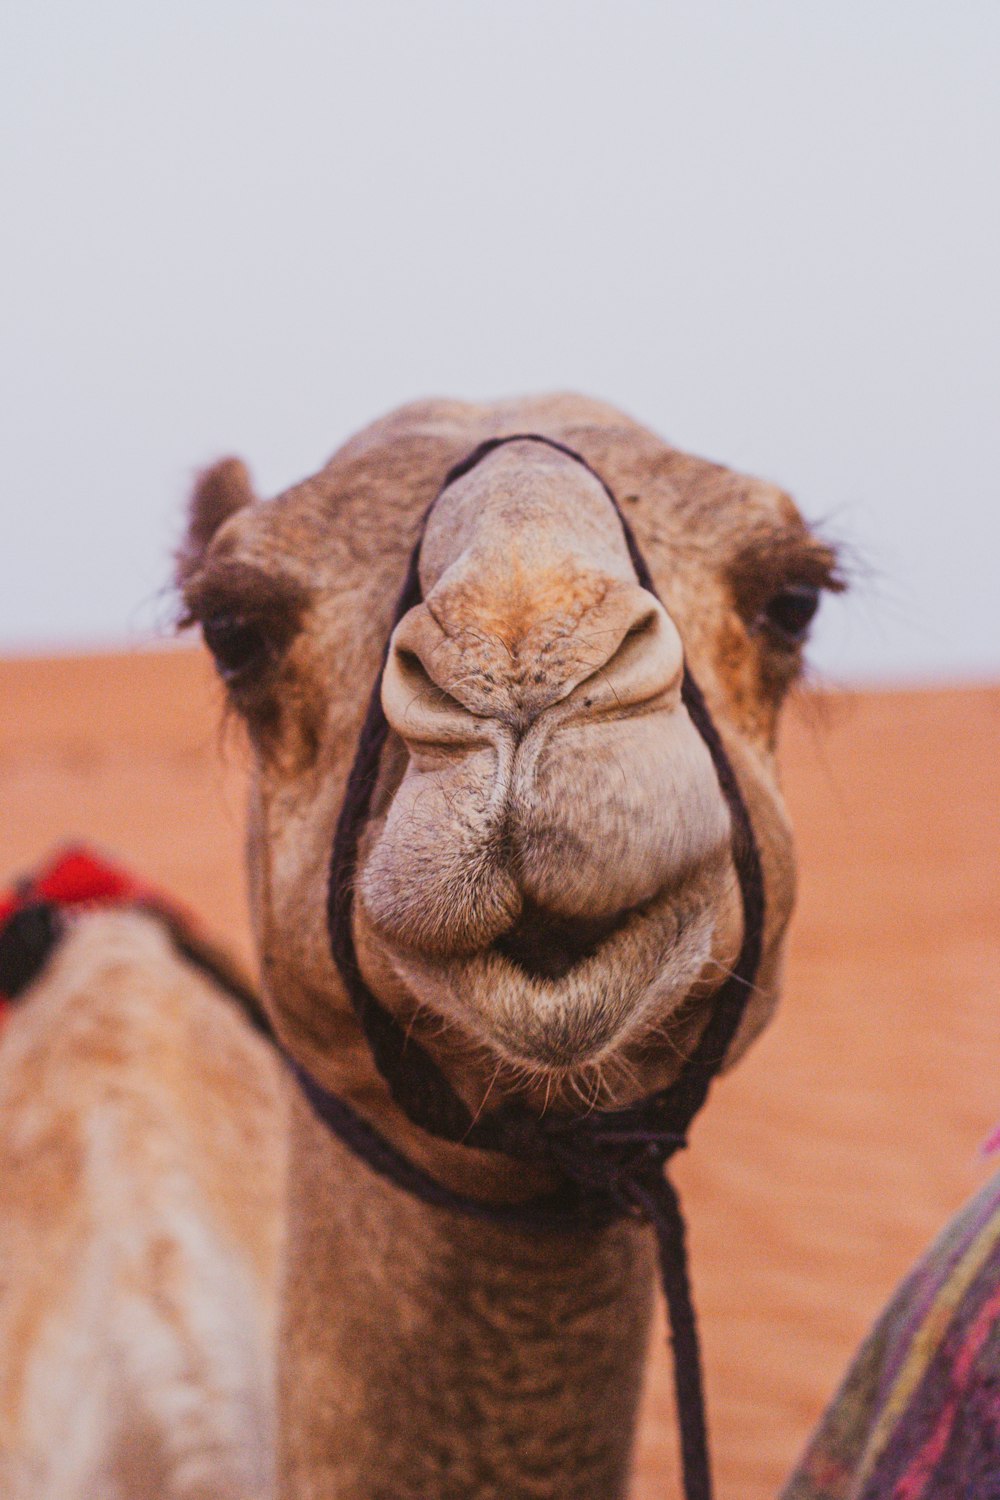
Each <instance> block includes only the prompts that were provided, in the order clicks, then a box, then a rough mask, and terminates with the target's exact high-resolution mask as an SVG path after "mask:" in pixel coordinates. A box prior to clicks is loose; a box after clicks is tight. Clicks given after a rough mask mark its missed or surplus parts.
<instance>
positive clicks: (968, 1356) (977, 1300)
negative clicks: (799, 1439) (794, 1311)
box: [782, 1177, 1000, 1500]
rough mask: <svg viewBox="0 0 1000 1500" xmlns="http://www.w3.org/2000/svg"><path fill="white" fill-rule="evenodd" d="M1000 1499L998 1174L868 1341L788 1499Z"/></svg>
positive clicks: (952, 1225)
mask: <svg viewBox="0 0 1000 1500" xmlns="http://www.w3.org/2000/svg"><path fill="white" fill-rule="evenodd" d="M876 1497H877V1500H1000V1177H997V1178H994V1179H993V1181H992V1182H990V1183H989V1184H988V1185H987V1186H986V1187H985V1188H984V1189H983V1190H982V1192H980V1193H979V1194H978V1196H977V1197H976V1198H974V1199H973V1200H972V1202H971V1203H970V1204H968V1205H967V1207H966V1208H964V1209H963V1210H962V1212H961V1213H960V1214H959V1215H958V1217H957V1218H955V1219H953V1220H952V1221H951V1223H950V1224H949V1225H948V1226H947V1228H946V1229H945V1230H944V1232H943V1233H942V1234H941V1235H940V1236H939V1237H938V1239H937V1240H936V1241H935V1242H934V1244H933V1245H932V1246H931V1248H930V1250H929V1251H928V1253H927V1254H926V1255H925V1256H924V1258H923V1260H921V1261H920V1262H919V1263H918V1265H917V1266H916V1267H915V1269H914V1270H913V1271H912V1272H911V1273H910V1275H909V1276H908V1277H907V1278H906V1280H905V1281H904V1282H903V1283H902V1285H901V1286H900V1288H899V1290H898V1291H897V1292H896V1294H895V1296H894V1297H893V1299H892V1301H891V1302H890V1303H889V1305H888V1307H887V1308H886V1310H885V1312H884V1313H883V1314H882V1316H881V1317H880V1318H879V1320H878V1322H877V1323H876V1325H875V1327H874V1328H873V1330H872V1332H871V1333H870V1334H869V1336H868V1338H867V1339H866V1340H865V1342H864V1344H863V1345H862V1346H861V1349H860V1351H859V1352H858V1355H857V1357H856V1359H855V1361H854V1363H853V1365H852V1366H851V1368H850V1370H849V1372H848V1375H847V1378H846V1380H845V1381H844V1383H843V1385H842V1386H841V1388H840V1390H839V1391H838V1393H837V1395H836V1396H835V1397H834V1399H833V1402H832V1403H831V1405H830V1406H829V1408H828V1409H827V1411H826V1413H825V1415H824V1416H823V1418H822V1420H821V1421H820V1424H819V1426H818V1428H817V1429H816V1432H815V1433H814V1435H813V1437H812V1439H811V1440H810V1443H809V1445H808V1447H807V1449H806V1452H805V1455H804V1457H803V1459H802V1461H801V1463H800V1464H799V1466H798V1468H797V1469H796V1471H795V1473H794V1474H793V1476H792V1478H791V1480H790V1481H789V1483H788V1485H787V1486H786V1488H785V1490H784V1491H783V1492H782V1500H876Z"/></svg>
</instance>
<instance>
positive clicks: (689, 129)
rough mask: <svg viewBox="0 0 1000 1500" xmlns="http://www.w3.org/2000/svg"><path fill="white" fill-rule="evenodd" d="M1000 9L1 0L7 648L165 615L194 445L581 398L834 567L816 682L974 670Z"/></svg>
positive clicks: (587, 0)
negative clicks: (763, 496) (551, 392)
mask: <svg viewBox="0 0 1000 1500" xmlns="http://www.w3.org/2000/svg"><path fill="white" fill-rule="evenodd" d="M998 42H1000V9H998V7H997V6H996V5H995V4H994V3H992V0H964V3H963V0H959V3H954V4H951V5H948V6H945V5H943V4H940V3H937V4H928V3H919V0H918V3H914V0H908V3H903V0H885V3H881V4H879V5H877V6H867V5H866V6H862V5H860V4H849V5H846V6H838V7H833V6H818V5H802V4H801V3H795V0H755V3H754V4H753V5H752V6H748V5H745V4H742V3H739V0H698V3H697V4H695V3H690V4H687V3H664V0H619V3H617V4H615V5H614V6H612V5H609V4H607V3H594V0H530V3H528V0H504V3H502V4H501V3H498V0H497V3H494V0H421V3H420V4H413V3H409V0H337V3H329V0H328V3H308V0H287V3H282V4H278V3H276V0H238V3H236V0H213V3H211V4H209V5H206V4H204V0H198V3H193V0H172V3H171V4H170V5H169V6H152V5H135V4H132V3H125V0H97V3H93V4H90V5H88V6H86V7H71V6H68V5H65V4H57V3H55V0H30V3H27V0H4V5H3V7H2V9H0V56H2V58H3V63H2V67H0V71H2V82H3V87H2V89H0V112H2V117H3V124H2V129H3V136H4V140H5V150H4V153H3V161H2V168H0V170H2V178H0V182H2V202H3V229H2V231H0V272H2V277H3V286H4V291H5V295H4V298H3V307H2V312H0V326H2V352H0V361H2V365H0V409H2V411H3V414H4V424H3V425H4V428H5V432H4V440H3V485H4V515H5V521H4V527H3V546H2V554H0V555H2V558H3V587H2V589H0V650H2V651H4V652H6V653H8V654H11V653H20V652H23V651H35V650H45V651H52V650H62V649H72V650H87V649H91V648H94V647H102V648H103V647H106V646H112V647H113V646H120V645H128V644H136V643H139V642H143V641H146V640H149V639H150V638H153V637H155V636H157V635H158V634H162V633H163V632H164V630H165V629H166V625H167V622H168V620H169V616H170V605H169V601H168V600H167V599H166V598H165V597H164V594H163V585H164V583H165V580H166V578H167V576H168V573H169V553H170V549H171V547H172V545H173V544H174V542H175V540H176V537H177V532H178V526H179V518H180V510H181V505H182V502H183V499H184V497H185V495H186V492H187V489H188V487H189V484H190V480H191V475H192V472H193V470H194V469H195V468H196V467H197V466H199V465H200V464H202V463H204V462H206V461H207V460H209V459H211V458H213V457H215V456H217V455H218V454H220V453H224V452H229V451H236V452H238V453H240V454H242V455H243V456H244V457H246V459H247V460H248V462H249V464H250V466H251V469H252V471H253V473H254V475H255V478H256V481H257V484H258V487H259V489H260V491H261V492H262V493H264V494H270V493H274V492H276V491H278V490H280V489H281V488H283V487H285V486H286V485H288V484H289V483H291V482H293V481H294V480H296V479H297V478H299V477H301V476H303V475H304V474H306V473H308V472H310V471H311V470H313V469H315V468H316V467H317V466H318V465H319V464H320V463H321V462H322V461H323V460H324V459H325V457H326V456H327V455H328V454H329V453H330V452H331V451H332V450H333V448H335V447H336V446H337V445H338V444H339V443H340V442H341V441H342V439H343V438H345V437H346V436H347V435H348V434H349V433H350V432H351V431H352V430H353V429H354V428H356V427H357V426H359V425H360V424H362V423H364V422H366V421H368V420H369V419H371V418H373V417H375V416H377V415H379V414H380V413H381V412H382V411H384V410H386V409H388V408H389V407H392V406H394V405H397V404H399V403H400V402H402V401H406V400H409V399H411V398H413V397H416V396H421V395H428V394H442V395H455V396H465V397H472V398H479V397H490V396H499V395H506V394H514V393H517V392H522V391H528V390H547V389H552V388H556V387H574V388H577V389H582V390H585V391H587V392H590V393H592V394H594V395H598V396H601V397H603V398H605V399H607V400H610V401H612V402H614V403H617V404H618V405H620V406H622V407H624V408H625V409H626V410H628V411H629V412H631V413H632V414H633V415H635V416H637V417H638V418H640V419H641V420H643V421H645V422H646V423H648V424H649V425H651V426H653V427H655V428H656V429H658V430H659V431H660V432H662V433H663V434H664V435H666V436H667V437H669V438H670V439H671V440H673V441H674V442H676V443H677V444H678V445H680V446H682V447H685V448H689V449H691V450H693V451H696V452H700V453H704V454H706V455H708V456H710V457H713V458H717V459H720V460H723V461H725V462H728V463H731V464H733V465H736V466H739V467H742V468H745V469H747V470H750V471H752V472H755V473H759V474H763V475H766V476H768V477H770V478H774V479H777V480H779V481H780V482H781V483H783V484H784V485H786V486H787V487H788V488H790V489H791V490H792V491H793V493H794V494H795V495H796V497H797V498H798V500H799V502H800V504H801V505H802V507H803V509H804V510H805V511H806V513H807V514H808V515H809V516H810V517H811V518H813V519H817V520H819V521H821V522H822V523H823V525H824V526H825V528H826V529H827V531H829V532H830V533H831V534H833V535H835V536H837V537H839V538H842V539H844V540H846V541H847V542H848V543H849V544H850V547H851V550H852V554H853V556H854V557H855V558H856V559H857V560H858V563H857V569H856V588H855V591H854V594H853V596H852V598H851V599H850V601H849V602H848V603H834V604H832V605H831V606H829V607H828V608H827V610H826V614H825V619H824V621H823V623H822V625H821V628H820V630H819V632H818V635H817V639H816V643H815V649H814V652H813V659H814V662H815V664H816V667H817V668H818V671H819V673H820V675H821V676H824V677H826V678H828V679H832V680H833V681H834V682H849V681H866V680H867V681H881V682H887V681H888V682H900V681H903V682H921V681H934V680H940V679H941V678H949V679H952V680H954V679H977V678H983V677H989V676H992V675H995V674H996V672H997V669H998V667H1000V633H998V631H997V629H996V603H995V585H994V574H995V568H996V563H995V558H996V556H997V554H998V543H1000V527H998V520H997V515H998V504H997V492H996V491H997V475H998V473H1000V423H998V421H997V392H998V374H1000V352H998V351H1000V338H998V334H1000V326H998V325H1000V296H998V289H997V266H998V265H1000V194H998V193H997V191H996V170H997V160H998V149H997V148H998V142H1000V90H998V88H997V84H996V80H997V56H998Z"/></svg>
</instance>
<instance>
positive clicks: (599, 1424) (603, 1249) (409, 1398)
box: [281, 1099, 653, 1500]
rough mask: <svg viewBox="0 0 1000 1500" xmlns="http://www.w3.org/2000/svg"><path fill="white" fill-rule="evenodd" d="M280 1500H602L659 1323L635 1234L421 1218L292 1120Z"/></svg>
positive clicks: (315, 1127) (649, 1252)
mask: <svg viewBox="0 0 1000 1500" xmlns="http://www.w3.org/2000/svg"><path fill="white" fill-rule="evenodd" d="M289 1191H290V1221H289V1236H288V1244H289V1260H288V1266H287V1284H286V1296H285V1323H286V1326H285V1329H284V1336H283V1338H282V1341H281V1348H282V1365H283V1367H282V1404H283V1417H282V1423H281V1427H282V1431H283V1441H284V1451H283V1455H282V1473H283V1489H282V1494H283V1495H284V1496H285V1497H286V1500H300V1497H305V1496H310V1497H312V1496H320V1495H322V1496H326V1495H330V1496H332V1495H336V1496H337V1497H338V1500H388V1497H390V1496H391V1497H393V1500H405V1497H410V1496H412V1497H414V1500H416V1497H418V1496H419V1497H421V1500H487V1497H491V1500H492V1497H496V1500H500V1497H501V1496H503V1497H505V1500H522V1497H524V1500H528V1497H532V1500H536V1497H542V1496H546V1497H549V1496H553V1495H567V1496H570V1495H572V1496H573V1497H574V1500H614V1497H618V1496H624V1495H625V1493H626V1488H627V1477H628V1468H629V1461H630V1457H631V1451H632V1442H633V1434H634V1427H635V1418H636V1412H637V1408H638V1401H639V1394H640V1388H641V1380H642V1365H643V1359H644V1355H645V1349H646V1342H647V1333H648V1324H649V1318H650V1311H651V1306H652V1288H653V1247H652V1243H651V1237H650V1236H649V1234H648V1232H647V1231H644V1230H643V1229H642V1228H641V1227H640V1226H638V1225H636V1224H635V1223H633V1222H620V1223H616V1224H613V1225H611V1226H610V1227H608V1228H607V1229H604V1230H601V1231H599V1232H596V1233H595V1232H594V1231H593V1230H589V1231H586V1232H582V1233H576V1232H567V1233H549V1234H543V1233H534V1234H532V1233H525V1232H524V1231H520V1230H511V1229H507V1228H506V1227H499V1226H496V1225H485V1224H479V1223H475V1222H473V1221H471V1220H469V1219H467V1218H464V1217H462V1216H459V1215H455V1214H452V1213H449V1212H446V1211H443V1210H440V1209H435V1208H430V1207H428V1206H427V1205H424V1204H421V1203H419V1202H417V1201H416V1200H415V1199H414V1198H412V1197H410V1196H409V1195H407V1194H406V1193H403V1192H401V1191H400V1190H399V1189H398V1188H396V1187H394V1186H393V1185H392V1184H391V1183H389V1182H386V1181H385V1180H384V1179H382V1178H379V1177H377V1176H375V1175H374V1174H373V1173H371V1172H370V1171H369V1170H368V1169H367V1168H366V1166H365V1165H364V1164H363V1163H362V1162H360V1161H358V1159H357V1158H356V1157H355V1156H353V1155H352V1154H351V1153H350V1152H349V1151H348V1150H347V1149H346V1148H345V1147H344V1146H343V1145H341V1144H340V1143H339V1142H338V1141H337V1140H336V1139H334V1138H333V1137H332V1136H331V1135H330V1134H329V1132H327V1131H326V1130H325V1129H324V1128H323V1126H322V1125H320V1124H319V1123H318V1122H317V1121H316V1119H315V1118H314V1116H313V1115H312V1114H311V1112H310V1111H309V1108H308V1106H307V1105H306V1104H305V1103H304V1102H303V1101H302V1100H301V1099H295V1100H294V1102H293V1124H292V1138H291V1167H290V1189H289Z"/></svg>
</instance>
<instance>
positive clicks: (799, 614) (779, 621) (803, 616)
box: [760, 583, 820, 646]
mask: <svg viewBox="0 0 1000 1500" xmlns="http://www.w3.org/2000/svg"><path fill="white" fill-rule="evenodd" d="M819 595H820V591H819V589H818V588H817V587H816V586H815V584H811V583H793V584H789V586H788V587H787V588H783V589H782V590H781V592H780V594H775V595H774V597H773V598H771V599H769V600H768V602H767V604H765V606H764V608H763V610H762V611H761V614H760V624H761V625H762V626H763V628H764V629H765V630H766V631H767V633H768V634H769V635H770V636H771V637H772V638H773V639H774V640H775V641H776V642H777V643H778V644H779V645H782V646H801V645H802V643H803V641H804V640H805V639H806V637H807V636H808V634H809V626H810V625H811V624H812V622H813V619H814V618H815V615H816V611H817V610H818V609H819Z"/></svg>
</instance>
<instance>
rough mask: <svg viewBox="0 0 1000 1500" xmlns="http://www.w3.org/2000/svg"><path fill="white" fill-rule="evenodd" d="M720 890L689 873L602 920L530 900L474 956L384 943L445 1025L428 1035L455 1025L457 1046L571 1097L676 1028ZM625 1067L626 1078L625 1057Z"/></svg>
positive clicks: (703, 957) (398, 974) (409, 988)
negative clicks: (657, 1034)
mask: <svg viewBox="0 0 1000 1500" xmlns="http://www.w3.org/2000/svg"><path fill="white" fill-rule="evenodd" d="M715 895H716V893H715V891H714V889H713V886H712V885H707V886H706V884H704V883H703V882H701V881H692V882H691V883H690V884H687V883H686V884H685V886H684V887H683V888H682V890H681V891H677V890H671V892H670V893H669V894H667V893H660V894H659V896H658V897H657V898H654V899H653V900H652V901H651V902H646V903H644V904H643V905H642V906H639V907H634V908H630V909H626V910H624V911H621V912H618V913H615V914H614V915H609V916H607V917H604V918H599V919H598V918H591V919H579V918H577V919H573V918H566V917H558V916H555V915H554V914H553V913H552V912H551V911H546V910H544V909H542V908H540V907H537V906H530V905H529V906H527V907H526V908H525V909H523V910H522V913H521V916H520V917H519V918H518V920H517V921H516V922H515V923H514V924H513V925H512V926H511V927H509V928H508V930H507V932H505V933H504V934H502V936H501V937H499V938H497V939H495V940H494V941H493V942H492V943H491V944H489V945H488V946H486V947H485V948H483V949H480V950H479V951H478V952H475V953H469V954H464V955H458V956H452V957H450V958H442V957H441V956H440V955H436V956H433V955H428V954H426V953H420V952H418V951H416V950H414V949H404V948H402V947H398V946H395V945H392V946H390V947H388V948H386V946H385V945H384V944H383V945H381V951H382V952H383V953H384V954H386V955H387V956H388V957H389V963H390V967H391V970H392V971H393V973H394V978H395V982H396V983H398V984H400V985H401V986H402V990H403V992H405V993H406V994H407V995H408V996H409V997H410V1000H411V1001H416V1002H417V1003H418V1005H419V1006H420V1007H421V1010H422V1014H423V1016H424V1017H425V1018H426V1017H435V1016H436V1017H438V1018H439V1021H440V1022H441V1023H444V1024H443V1029H440V1030H437V1031H436V1032H435V1030H434V1027H433V1026H432V1032H431V1034H432V1035H435V1034H436V1036H438V1037H441V1036H447V1035H448V1034H449V1031H451V1028H454V1031H451V1035H452V1036H453V1037H454V1038H455V1041H456V1044H457V1045H458V1048H459V1051H461V1048H462V1046H463V1043H462V1041H461V1039H462V1038H463V1037H464V1038H465V1039H466V1041H467V1042H468V1043H471V1044H472V1045H473V1046H474V1047H475V1048H481V1049H483V1054H484V1055H485V1056H487V1057H488V1058H489V1059H490V1060H491V1061H490V1067H491V1068H492V1067H494V1066H495V1065H496V1064H502V1065H503V1066H504V1067H505V1068H506V1069H507V1070H508V1072H509V1073H510V1075H511V1076H512V1077H516V1078H518V1079H527V1080H529V1082H530V1086H531V1087H532V1088H534V1087H536V1086H542V1084H543V1083H544V1080H546V1079H549V1080H552V1081H553V1082H554V1083H556V1084H558V1086H559V1087H560V1088H562V1087H564V1086H565V1087H566V1088H568V1089H569V1091H570V1093H569V1095H567V1098H576V1097H578V1095H579V1089H578V1088H577V1087H576V1083H577V1082H578V1081H579V1080H583V1081H584V1083H585V1085H586V1089H587V1091H588V1097H589V1091H590V1089H591V1085H593V1086H594V1087H596V1086H597V1083H596V1082H595V1080H596V1081H599V1082H600V1083H601V1086H602V1087H603V1080H605V1079H606V1078H607V1079H610V1080H612V1081H613V1082H614V1081H615V1080H617V1077H618V1074H617V1072H616V1068H618V1063H617V1059H618V1058H619V1056H620V1055H621V1054H623V1049H625V1048H626V1047H628V1046H629V1045H630V1044H631V1043H632V1042H633V1041H635V1040H636V1039H637V1038H638V1037H640V1036H642V1035H644V1034H645V1033H646V1032H648V1030H649V1028H650V1027H651V1026H653V1027H663V1026H669V1024H670V1018H671V1017H672V1016H673V1015H675V1014H677V1013H679V1012H680V1011H681V1009H682V1008H683V1006H684V1005H685V1003H686V1002H687V1000H688V999H689V998H690V996H691V995H692V993H693V992H694V990H695V987H696V986H697V985H698V983H699V982H700V981H701V980H702V978H703V976H704V972H705V966H706V964H708V963H709V962H710V961H711V959H712V955H713V944H714V940H715V938H716V935H717V933H718V930H719V917H720V912H719V908H718V902H717V900H716V899H715ZM373 977H374V975H373ZM434 1024H435V1025H437V1023H434ZM620 1071H621V1072H622V1079H623V1080H624V1083H626V1084H627V1079H625V1069H624V1064H623V1065H622V1068H621V1070H620ZM540 1080H541V1081H542V1084H540ZM588 1080H589V1082H588Z"/></svg>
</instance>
